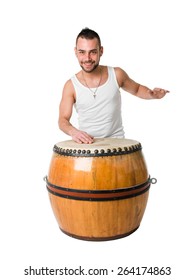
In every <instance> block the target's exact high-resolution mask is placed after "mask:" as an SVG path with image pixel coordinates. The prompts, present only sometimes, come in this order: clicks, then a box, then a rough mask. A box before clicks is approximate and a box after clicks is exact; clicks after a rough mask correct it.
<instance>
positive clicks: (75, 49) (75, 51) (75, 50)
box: [74, 47, 77, 57]
mask: <svg viewBox="0 0 195 280" xmlns="http://www.w3.org/2000/svg"><path fill="white" fill-rule="evenodd" d="M74 53H75V55H76V57H77V48H76V47H75V48H74Z"/></svg>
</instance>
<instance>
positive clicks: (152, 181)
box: [149, 178, 157, 184]
mask: <svg viewBox="0 0 195 280" xmlns="http://www.w3.org/2000/svg"><path fill="white" fill-rule="evenodd" d="M149 182H150V183H151V184H156V183H157V179H156V178H150V179H149Z"/></svg>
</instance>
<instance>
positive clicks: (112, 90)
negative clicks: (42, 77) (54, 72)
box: [71, 67, 124, 138]
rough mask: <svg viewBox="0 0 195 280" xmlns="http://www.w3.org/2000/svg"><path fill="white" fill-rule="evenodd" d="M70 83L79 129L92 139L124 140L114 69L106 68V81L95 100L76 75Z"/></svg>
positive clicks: (118, 92) (98, 90)
mask: <svg viewBox="0 0 195 280" xmlns="http://www.w3.org/2000/svg"><path fill="white" fill-rule="evenodd" d="M71 81H72V83H73V85H74V88H75V92H76V102H75V104H74V106H75V109H76V112H77V113H78V123H79V129H80V130H82V131H85V132H87V133H88V134H90V135H91V136H93V137H100V138H105V137H112V138H124V130H123V125H122V116H121V95H120V91H119V86H118V83H117V80H116V75H115V71H114V68H113V67H108V79H107V81H106V82H105V83H104V84H103V85H101V86H100V87H99V88H98V89H97V92H96V97H95V98H94V97H93V93H92V92H91V91H90V90H89V88H87V87H85V86H84V85H83V84H81V83H80V82H79V80H78V79H77V77H76V75H74V76H73V77H72V78H71ZM92 90H95V89H92Z"/></svg>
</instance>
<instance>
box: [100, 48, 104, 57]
mask: <svg viewBox="0 0 195 280" xmlns="http://www.w3.org/2000/svg"><path fill="white" fill-rule="evenodd" d="M103 52H104V48H103V47H100V56H102V55H103Z"/></svg>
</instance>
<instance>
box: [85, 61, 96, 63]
mask: <svg viewBox="0 0 195 280" xmlns="http://www.w3.org/2000/svg"><path fill="white" fill-rule="evenodd" d="M83 63H95V61H93V60H85V61H83Z"/></svg>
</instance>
